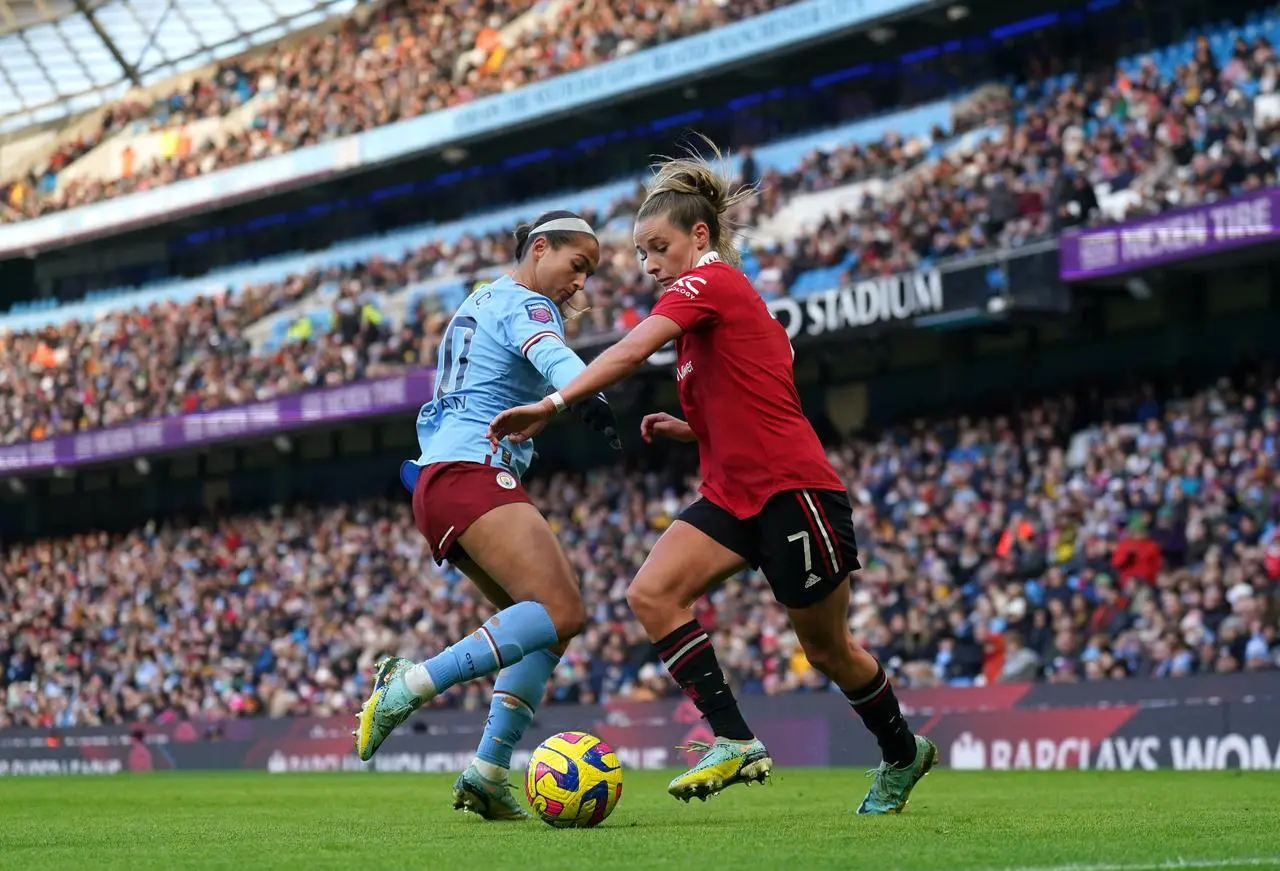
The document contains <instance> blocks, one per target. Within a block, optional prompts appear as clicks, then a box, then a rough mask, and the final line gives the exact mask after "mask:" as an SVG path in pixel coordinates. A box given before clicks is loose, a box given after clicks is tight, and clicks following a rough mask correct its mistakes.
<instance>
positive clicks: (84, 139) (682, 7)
mask: <svg viewBox="0 0 1280 871" xmlns="http://www.w3.org/2000/svg"><path fill="white" fill-rule="evenodd" d="M787 2H791V0H749V2H736V3H734V4H733V5H732V7H730V6H728V5H727V4H724V3H718V2H714V0H698V2H694V3H680V4H670V3H659V2H655V0H645V2H642V3H635V2H621V0H610V2H603V3H591V4H587V5H585V6H584V5H581V4H576V3H571V2H564V0H556V2H550V3H545V4H538V5H536V6H533V7H529V6H528V4H524V3H517V2H499V3H483V4H481V3H476V4H463V5H459V4H457V3H448V2H441V0H395V2H392V3H389V4H387V5H384V6H382V7H381V8H379V9H377V10H376V11H374V12H372V13H364V14H362V13H360V12H357V13H356V14H355V15H353V16H352V17H351V18H349V19H347V20H345V21H343V22H342V24H341V26H340V27H339V28H338V29H337V30H336V32H329V33H323V34H317V35H314V36H311V37H304V38H302V39H301V40H300V41H298V42H296V43H294V44H289V45H287V46H284V47H273V48H270V49H261V50H259V51H258V52H256V53H253V54H250V55H249V56H245V57H240V58H234V59H231V60H228V61H226V62H223V63H221V64H218V65H217V66H216V68H214V69H211V70H209V71H208V73H207V75H206V76H197V77H191V76H187V77H184V79H183V82H182V86H181V89H180V90H175V91H173V92H171V93H169V94H159V95H154V96H149V97H148V98H147V99H140V98H139V96H135V97H132V98H128V99H126V100H124V101H122V102H121V103H118V104H114V105H112V106H111V107H109V108H108V109H107V110H106V111H105V112H104V113H103V117H102V120H101V122H100V124H99V125H98V126H97V128H96V129H94V130H91V131H90V132H89V134H88V135H72V136H69V137H67V139H66V141H60V142H56V143H54V147H53V148H52V152H51V153H50V154H49V156H48V157H47V159H45V160H43V161H40V162H38V163H36V164H35V165H33V166H32V167H31V169H30V170H29V171H28V172H27V173H26V175H25V177H22V178H17V179H8V180H7V181H6V184H5V186H4V187H3V188H0V201H3V203H4V204H5V206H4V208H3V209H0V222H7V221H15V220H22V219H23V218H32V217H37V216H39V215H45V214H50V213H52V212H56V211H61V210H63V209H69V208H75V207H76V206H82V205H86V204H88V203H94V202H99V201H101V200H104V199H110V198H112V197H116V196H121V195H124V194H129V193H133V192H136V191H141V190H149V189H151V188H155V187H158V186H160V185H165V184H169V183H171V182H174V181H177V180H179V179H184V178H192V177H194V176H196V175H203V174H206V173H209V172H213V171H215V170H219V169H226V168H227V167H230V166H235V165H237V164H241V163H245V162H247V161H251V160H256V159H258V158H261V157H266V156H270V155H274V154H281V153H283V152H285V151H289V150H292V149H295V148H302V147H305V146H308V145H315V144H317V143H319V142H324V141H326V140H329V139H334V138H337V137H340V136H347V135H350V134H352V133H359V132H361V131H363V130H368V129H371V128H373V127H378V126H381V125H384V124H390V123H392V122H394V121H400V120H404V119H408V118H414V117H417V116H419V115H422V114H424V113H427V112H431V111H434V110H437V109H443V108H446V107H449V106H456V105H459V104H461V103H465V102H468V101H470V100H474V99H476V98H477V97H482V96H485V95H487V94H493V93H498V92H501V91H508V90H511V89H513V88H518V87H521V86H522V85H525V84H528V83H530V82H536V81H542V80H544V79H547V78H550V77H552V76H555V75H559V74H561V73H565V72H569V71H571V70H575V69H581V68H583V67H587V66H591V65H593V64H597V63H600V62H602V61H606V60H609V59H611V58H614V57H621V56H625V55H627V54H630V53H632V52H635V51H639V50H641V49H643V48H646V47H648V46H651V45H656V44H659V43H662V42H667V41H669V40H672V39H677V38H679V37H681V36H688V35H690V34H694V33H699V32H701V31H704V30H707V29H709V28H712V27H715V26H716V25H718V24H723V23H725V22H727V21H731V20H736V19H740V18H747V17H750V16H752V15H755V14H758V13H760V12H765V11H768V10H769V9H772V8H775V7H778V6H783V5H785V4H786V3H787ZM459 11H461V13H462V14H461V15H459V14H458V12H459ZM372 83H378V84H377V87H372V86H371V84H372Z"/></svg>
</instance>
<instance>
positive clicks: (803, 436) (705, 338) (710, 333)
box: [653, 253, 844, 518]
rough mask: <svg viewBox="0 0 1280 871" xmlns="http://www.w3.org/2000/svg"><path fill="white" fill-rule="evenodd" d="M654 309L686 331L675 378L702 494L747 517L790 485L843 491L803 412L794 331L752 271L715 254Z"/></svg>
mask: <svg viewBox="0 0 1280 871" xmlns="http://www.w3.org/2000/svg"><path fill="white" fill-rule="evenodd" d="M653 314H655V315H662V316H663V317H668V318H671V320H673V321H675V322H676V323H677V324H679V325H680V326H681V327H682V328H683V329H684V334H683V335H681V336H680V338H678V339H676V352H677V357H676V384H677V387H678V388H679V392H680V407H681V408H682V409H684V415H685V420H687V421H688V422H689V426H691V427H692V428H693V431H694V433H695V434H696V435H697V437H698V455H699V460H700V461H701V464H702V487H701V492H702V495H703V496H705V497H707V499H709V500H710V501H711V502H714V503H715V504H716V505H719V506H720V507H721V508H724V509H726V510H727V511H729V512H730V513H731V514H733V515H734V516H735V517H739V518H747V517H751V516H754V515H755V514H758V513H759V512H760V509H761V508H762V507H763V506H764V503H765V502H767V501H768V500H769V497H770V496H773V495H774V494H775V493H780V492H782V491H784V490H799V489H802V488H805V487H815V488H820V489H828V490H843V489H844V482H842V481H841V480H840V476H839V475H837V474H836V472H835V469H833V468H831V463H830V462H829V461H828V460H827V454H826V451H824V450H823V448H822V443H821V442H820V441H819V440H818V434H817V433H815V432H814V431H813V427H812V426H811V425H810V423H809V420H808V418H806V417H805V416H804V411H802V410H801V407H800V394H799V393H798V392H797V391H796V382H795V376H794V374H793V372H792V367H793V363H794V359H795V354H794V352H793V351H792V349H791V341H790V340H789V339H788V338H787V331H786V329H784V328H783V326H782V324H780V323H778V321H777V320H776V319H775V318H774V317H773V316H772V315H770V314H769V308H768V306H766V305H765V302H764V300H763V299H761V298H760V294H758V293H756V290H755V288H753V287H752V286H751V282H750V281H749V280H748V279H747V277H746V276H745V275H743V274H742V273H741V272H739V271H738V270H737V269H734V268H733V267H732V266H729V265H728V264H727V263H725V262H724V261H722V260H721V259H720V258H719V257H718V256H717V255H716V254H714V253H709V254H707V255H705V256H704V257H703V258H702V259H701V260H699V261H698V265H697V266H696V267H694V268H693V269H691V270H689V271H688V272H686V273H684V274H683V275H682V276H680V278H678V279H677V280H676V281H675V283H673V284H672V285H671V286H670V287H669V288H667V290H666V292H665V293H663V294H662V296H661V297H660V298H659V299H658V302H657V304H656V305H655V306H654V307H653Z"/></svg>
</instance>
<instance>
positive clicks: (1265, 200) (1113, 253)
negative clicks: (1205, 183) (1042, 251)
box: [1058, 188, 1280, 281]
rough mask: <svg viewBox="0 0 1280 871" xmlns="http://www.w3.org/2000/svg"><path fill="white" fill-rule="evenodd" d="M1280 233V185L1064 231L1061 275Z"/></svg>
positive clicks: (1196, 253)
mask: <svg viewBox="0 0 1280 871" xmlns="http://www.w3.org/2000/svg"><path fill="white" fill-rule="evenodd" d="M1277 239H1280V188H1268V189H1267V190H1263V191H1257V192H1255V193H1252V194H1247V195H1245V196H1240V197H1235V198H1233V199H1229V200H1221V201H1219V202H1216V203H1207V204H1205V205H1201V206H1193V207H1190V208H1186V209H1177V210H1175V211H1171V212H1166V213H1164V214H1163V215H1157V216H1156V217H1154V218H1143V219H1141V220H1138V221H1128V222H1126V223H1124V224H1116V225H1115V226H1113V227H1102V228H1099V229H1097V230H1086V231H1083V232H1080V233H1067V234H1064V235H1063V236H1062V239H1061V240H1060V247H1059V249H1058V262H1059V274H1060V275H1061V276H1062V279H1063V280H1064V281H1082V280H1084V279H1089V278H1103V277H1106V276H1111V275H1124V274H1126V273H1129V272H1136V271H1138V270H1140V269H1146V268H1149V267H1152V266H1157V265H1159V264H1162V263H1174V262H1177V261H1179V260H1188V259H1190V258H1193V257H1200V256H1202V255H1205V254H1217V253H1219V252H1222V251H1232V250H1235V249H1238V248H1247V247H1250V246H1253V245H1260V244H1262V243H1264V242H1273V241H1275V240H1277Z"/></svg>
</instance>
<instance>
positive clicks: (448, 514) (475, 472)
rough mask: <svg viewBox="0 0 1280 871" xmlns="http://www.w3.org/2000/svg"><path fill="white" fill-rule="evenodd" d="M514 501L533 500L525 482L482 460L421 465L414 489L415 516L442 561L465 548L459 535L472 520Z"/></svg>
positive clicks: (420, 529) (467, 527)
mask: <svg viewBox="0 0 1280 871" xmlns="http://www.w3.org/2000/svg"><path fill="white" fill-rule="evenodd" d="M513 502H528V503H529V504H530V505H532V504H533V500H532V499H530V498H529V494H528V493H527V492H525V489H524V485H523V484H521V483H520V481H519V479H517V478H516V476H515V475H513V474H511V473H510V472H508V471H507V470H506V469H501V468H497V467H495V466H486V465H484V464H483V463H462V462H457V463H432V464H430V465H429V466H424V467H423V468H422V472H421V474H419V475H418V483H417V485H416V486H415V487H414V489H413V519H414V521H415V522H416V523H417V524H418V531H419V532H421V533H422V535H423V536H424V537H425V538H426V539H427V542H428V543H429V544H430V545H431V555H432V556H433V557H435V560H436V564H437V565H439V564H440V563H443V562H444V561H445V560H447V559H450V558H451V557H456V556H457V555H458V554H459V553H462V552H463V551H462V547H461V546H460V545H459V544H458V537H459V536H460V535H462V533H464V532H466V531H467V530H468V529H469V528H470V527H471V524H473V523H475V522H476V521H477V520H479V519H480V518H481V517H483V516H484V515H485V514H487V513H489V512H490V511H492V510H493V509H494V508H497V507H498V506H500V505H510V504H511V503H513ZM455 548H456V552H455Z"/></svg>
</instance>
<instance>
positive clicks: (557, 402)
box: [550, 390, 569, 414]
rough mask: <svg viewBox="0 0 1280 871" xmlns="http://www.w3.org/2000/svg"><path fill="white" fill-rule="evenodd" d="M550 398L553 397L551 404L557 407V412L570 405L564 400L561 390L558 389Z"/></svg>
mask: <svg viewBox="0 0 1280 871" xmlns="http://www.w3.org/2000/svg"><path fill="white" fill-rule="evenodd" d="M550 399H551V404H552V405H554V406H555V407H556V414H559V413H560V412H562V411H564V410H565V409H566V408H568V407H569V404H568V403H567V402H565V401H564V397H563V396H561V395H560V391H559V390H557V391H556V392H555V393H552V394H551V397H550Z"/></svg>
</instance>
